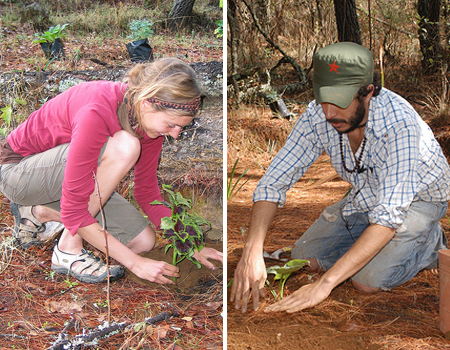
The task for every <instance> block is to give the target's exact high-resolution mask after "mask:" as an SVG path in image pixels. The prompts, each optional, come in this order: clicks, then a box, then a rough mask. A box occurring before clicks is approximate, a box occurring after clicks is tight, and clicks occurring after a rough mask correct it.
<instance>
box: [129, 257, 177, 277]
mask: <svg viewBox="0 0 450 350" xmlns="http://www.w3.org/2000/svg"><path fill="white" fill-rule="evenodd" d="M131 271H132V272H133V273H134V274H135V275H136V276H138V277H139V278H142V279H145V280H147V281H150V282H155V283H159V284H163V283H167V284H174V282H173V281H172V280H169V279H168V278H166V277H164V276H167V277H180V274H179V271H180V270H179V269H178V267H176V266H173V265H171V264H168V263H166V262H164V261H156V260H152V259H148V258H144V257H141V256H139V255H137V258H136V261H135V264H134V267H133V268H131Z"/></svg>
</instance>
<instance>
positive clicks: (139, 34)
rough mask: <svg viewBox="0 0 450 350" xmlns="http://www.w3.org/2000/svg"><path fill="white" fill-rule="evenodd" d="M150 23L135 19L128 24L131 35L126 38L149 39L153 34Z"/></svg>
mask: <svg viewBox="0 0 450 350" xmlns="http://www.w3.org/2000/svg"><path fill="white" fill-rule="evenodd" d="M152 26H153V23H150V22H149V21H147V20H146V19H145V18H144V19H142V20H139V19H136V20H134V21H132V22H131V23H130V30H131V35H129V36H127V39H130V40H142V39H146V38H148V37H150V36H151V35H152V34H153V30H152V29H151V27H152Z"/></svg>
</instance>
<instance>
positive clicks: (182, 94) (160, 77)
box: [119, 58, 202, 135]
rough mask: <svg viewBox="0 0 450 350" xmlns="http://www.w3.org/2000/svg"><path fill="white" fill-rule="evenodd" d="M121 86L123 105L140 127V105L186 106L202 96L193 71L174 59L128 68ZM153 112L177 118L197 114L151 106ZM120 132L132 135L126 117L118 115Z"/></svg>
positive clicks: (196, 111) (133, 132) (131, 129)
mask: <svg viewBox="0 0 450 350" xmlns="http://www.w3.org/2000/svg"><path fill="white" fill-rule="evenodd" d="M123 83H125V84H128V87H127V91H126V93H125V96H124V102H125V103H127V105H128V107H129V108H130V113H132V115H133V116H134V117H135V118H136V120H137V122H138V124H139V126H140V127H141V126H142V125H141V102H142V101H145V100H147V99H149V98H152V97H153V98H156V99H158V100H160V101H164V102H169V103H189V102H191V101H192V100H194V99H196V98H199V97H200V96H201V94H202V92H201V90H200V87H199V85H198V82H197V77H196V74H195V72H194V70H193V69H192V68H191V67H189V65H187V64H186V63H184V62H183V61H181V60H179V59H176V58H163V59H160V60H156V61H153V62H151V63H146V64H137V65H136V66H134V67H133V68H131V69H130V70H129V71H128V72H127V74H126V76H125V78H124V80H123ZM153 108H154V109H155V110H156V111H168V112H169V113H173V114H178V115H180V116H189V117H194V116H195V115H197V113H198V110H193V111H186V110H181V109H173V108H168V107H164V106H161V105H156V104H154V105H153ZM127 109H128V108H127ZM119 122H120V125H121V126H122V128H123V129H124V130H126V131H129V132H131V133H132V134H134V135H136V132H135V131H134V130H133V128H132V126H131V125H130V121H129V118H128V113H127V115H126V116H125V115H123V113H122V114H120V113H119Z"/></svg>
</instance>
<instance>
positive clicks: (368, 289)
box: [352, 280, 381, 293]
mask: <svg viewBox="0 0 450 350" xmlns="http://www.w3.org/2000/svg"><path fill="white" fill-rule="evenodd" d="M352 284H353V287H355V288H356V289H357V290H360V291H361V292H365V293H376V292H379V291H381V288H378V287H377V288H374V287H369V286H366V285H364V284H361V283H359V282H356V281H354V280H352Z"/></svg>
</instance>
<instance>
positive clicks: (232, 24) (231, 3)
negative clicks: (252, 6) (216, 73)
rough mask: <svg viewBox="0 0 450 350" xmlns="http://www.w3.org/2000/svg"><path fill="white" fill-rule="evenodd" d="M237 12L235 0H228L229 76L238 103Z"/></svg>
mask: <svg viewBox="0 0 450 350" xmlns="http://www.w3.org/2000/svg"><path fill="white" fill-rule="evenodd" d="M236 13H237V6H236V1H235V0H228V1H227V19H228V21H227V23H228V28H229V30H228V40H227V46H228V49H229V51H228V52H229V56H228V57H229V61H228V62H229V67H230V68H231V69H230V70H231V74H229V75H228V76H229V77H231V83H232V85H233V88H234V90H233V93H234V99H233V100H234V101H235V102H236V103H237V101H238V100H239V98H238V96H239V86H238V84H237V82H236V74H237V71H238V66H237V65H238V63H237V62H238V53H237V50H238V45H239V40H238V36H239V31H238V28H237V23H236V18H237V17H236Z"/></svg>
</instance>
